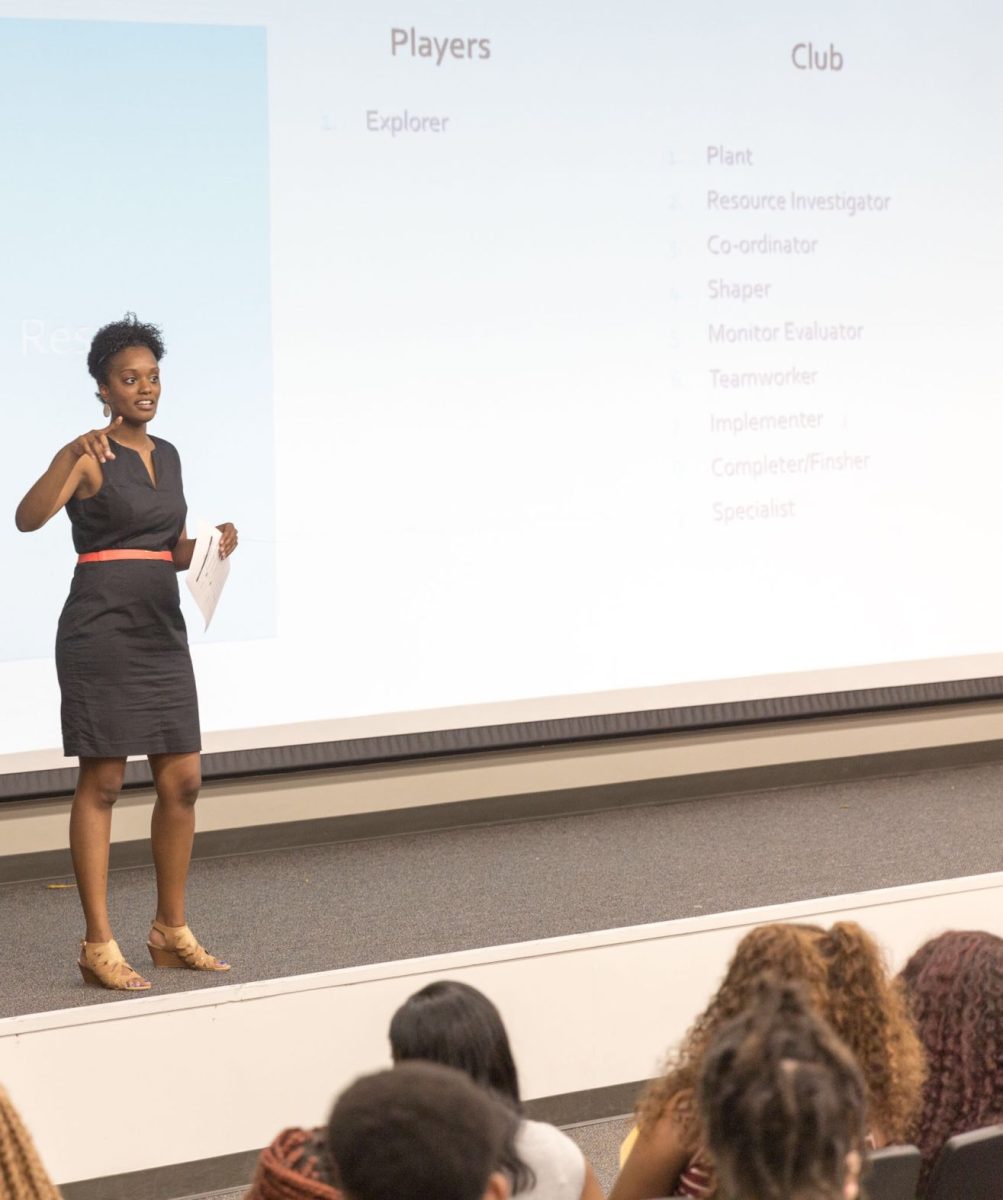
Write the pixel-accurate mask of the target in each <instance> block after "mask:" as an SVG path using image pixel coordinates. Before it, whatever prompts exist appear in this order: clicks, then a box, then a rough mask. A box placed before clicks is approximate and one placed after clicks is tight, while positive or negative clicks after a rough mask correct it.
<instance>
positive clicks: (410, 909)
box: [0, 765, 1003, 1017]
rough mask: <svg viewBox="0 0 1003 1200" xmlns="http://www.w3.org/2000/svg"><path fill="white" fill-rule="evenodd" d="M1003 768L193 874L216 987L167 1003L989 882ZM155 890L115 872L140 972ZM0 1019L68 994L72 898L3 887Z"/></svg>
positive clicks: (75, 997) (502, 828) (77, 924)
mask: <svg viewBox="0 0 1003 1200" xmlns="http://www.w3.org/2000/svg"><path fill="white" fill-rule="evenodd" d="M1001 797H1003V765H992V766H981V767H971V768H966V769H962V770H952V771H943V772H930V773H925V774H920V775H914V776H909V777H904V778H894V779H879V780H868V781H864V782H854V783H840V784H830V785H826V786H818V787H810V788H796V789H789V790H784V791H777V792H765V793H758V794H747V795H740V796H727V797H719V798H713V799H701V800H697V801H692V802H686V803H680V804H670V805H663V806H652V807H644V808H632V809H619V810H614V811H610V812H601V813H592V814H587V815H580V816H570V817H557V818H548V819H546V820H539V821H522V822H519V823H515V824H511V825H494V826H482V827H475V828H468V829H456V830H447V831H440V832H435V833H428V834H410V835H407V836H399V837H389V838H381V839H376V840H372V841H363V842H352V843H342V844H337V845H324V846H310V847H304V848H303V849H298V850H281V851H274V852H267V853H262V854H253V855H243V856H239V857H233V858H219V859H208V860H201V861H198V862H196V863H194V864H193V866H192V872H191V880H190V917H189V919H190V923H191V924H192V926H193V928H194V929H195V931H196V933H198V934H199V935H200V936H201V937H202V939H203V940H204V941H205V942H206V944H207V945H208V946H209V947H210V949H212V950H213V951H215V952H216V953H217V954H220V955H221V956H223V957H225V958H228V959H229V960H230V961H231V962H232V963H234V964H235V967H234V970H233V972H231V973H230V974H229V975H202V974H195V973H192V972H184V971H160V972H157V974H156V990H157V992H158V993H163V992H166V991H180V990H186V989H190V988H206V987H213V986H217V985H219V984H226V983H232V982H236V981H246V980H256V979H268V978H274V977H279V976H284V975H294V974H301V973H309V972H313V971H321V970H327V969H330V968H332V967H340V966H349V965H354V964H361V963H370V962H383V961H392V960H394V959H397V958H404V957H412V956H419V955H426V954H435V953H441V952H445V951H451V950H460V949H467V948H471V947H480V946H492V945H498V944H501V943H506V942H519V941H523V940H527V939H532V938H539V937H552V936H557V935H561V934H569V933H578V932H584V931H589V930H595V929H605V928H612V927H619V926H627V925H635V924H639V923H644V922H648V921H659V920H665V919H669V918H675V917H683V916H690V915H693V914H697V913H712V912H721V911H727V910H731V909H741V908H747V907H750V906H754V905H761V904H773V903H780V902H783V901H789V900H796V899H802V898H807V897H815V896H825V895H836V894H839V893H843V892H856V891H860V890H863V889H867V888H875V887H885V886H891V885H896V884H905V883H913V882H919V881H925V880H932V879H945V878H953V877H956V876H959V875H974V874H979V873H982V872H989V871H998V870H1003V800H1001ZM153 895H154V893H153V873H152V869H151V868H147V867H137V868H130V869H127V870H122V871H117V872H114V873H113V876H112V880H111V888H110V898H111V909H112V915H113V921H114V923H115V928H116V936H117V937H118V940H119V942H120V943H121V945H122V947H123V950H124V951H125V953H126V954H127V955H128V956H130V957H131V959H132V961H133V963H134V965H135V966H137V967H139V968H140V969H143V970H145V969H146V967H147V966H148V958H147V955H146V950H145V945H144V943H145V938H146V932H147V928H148V922H149V919H150V917H151V916H152V910H153ZM0 929H2V930H3V931H4V970H3V972H2V976H0V1017H2V1016H9V1015H13V1014H17V1013H30V1012H41V1011H48V1010H51V1009H57V1008H66V1007H72V1006H76V1005H81V1004H97V1003H115V1002H116V1001H117V999H118V998H119V996H120V994H119V993H111V992H105V991H103V990H100V989H97V988H84V987H83V986H82V984H81V981H80V976H79V974H78V973H77V970H76V967H75V965H74V961H75V956H76V950H77V939H79V937H80V930H81V919H80V914H79V909H78V901H77V896H76V892H75V891H74V890H73V889H60V890H51V889H50V888H48V887H47V885H46V884H45V883H39V882H31V883H18V884H6V885H3V886H0Z"/></svg>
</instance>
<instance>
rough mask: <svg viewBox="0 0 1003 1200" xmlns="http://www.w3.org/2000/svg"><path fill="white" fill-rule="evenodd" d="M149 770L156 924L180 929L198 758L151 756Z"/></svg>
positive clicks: (198, 779) (199, 782)
mask: <svg viewBox="0 0 1003 1200" xmlns="http://www.w3.org/2000/svg"><path fill="white" fill-rule="evenodd" d="M150 768H151V770H152V771H153V782H154V784H155V785H156V788H157V802H156V804H155V805H154V806H153V821H152V824H151V827H150V835H151V838H152V841H153V862H154V864H155V866H156V868H157V920H158V921H159V922H160V923H161V924H162V925H170V926H177V925H184V924H185V923H186V922H185V883H186V881H187V879H188V864H189V863H190V862H191V857H192V842H193V840H194V838H195V801H196V800H197V799H198V794H199V788H200V787H201V785H202V769H201V765H200V760H199V755H198V753H197V752H195V753H192V754H151V755H150Z"/></svg>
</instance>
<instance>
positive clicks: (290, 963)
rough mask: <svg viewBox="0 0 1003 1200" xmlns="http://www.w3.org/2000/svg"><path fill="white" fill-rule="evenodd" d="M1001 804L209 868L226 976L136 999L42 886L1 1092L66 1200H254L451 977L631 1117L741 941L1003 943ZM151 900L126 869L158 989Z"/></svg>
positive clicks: (584, 1109) (562, 1097) (573, 1103)
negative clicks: (259, 1158) (779, 924)
mask: <svg viewBox="0 0 1003 1200" xmlns="http://www.w3.org/2000/svg"><path fill="white" fill-rule="evenodd" d="M1001 797H1003V767H1000V766H982V767H974V768H968V769H964V770H954V771H943V772H930V773H925V774H921V775H916V776H910V777H904V778H894V779H880V780H869V781H866V782H858V783H844V784H833V785H827V786H819V787H812V788H797V789H789V790H785V791H779V792H769V793H758V794H751V795H742V796H729V797H719V798H713V799H702V800H699V801H693V802H686V803H677V804H672V805H663V806H648V807H641V808H631V809H619V810H616V811H610V812H599V813H591V814H585V815H577V816H569V817H562V818H548V819H546V820H539V821H520V822H518V823H514V824H499V825H492V826H480V827H476V828H464V829H454V830H446V831H438V832H435V833H428V834H411V835H407V836H400V837H386V838H380V839H373V840H368V841H355V842H347V843H340V844H334V845H312V846H304V847H301V848H298V849H284V850H280V851H271V852H261V853H255V854H247V855H241V856H237V857H230V858H217V859H202V860H199V861H196V862H195V863H194V864H193V869H192V877H191V922H192V924H193V926H194V927H195V928H196V929H197V930H198V931H199V932H200V934H201V935H202V936H203V937H204V938H205V940H206V941H207V943H208V944H209V945H210V946H211V947H212V948H213V949H214V950H216V951H217V952H218V953H221V954H223V955H225V956H226V957H227V958H229V959H230V960H231V961H232V962H233V963H234V964H235V967H234V970H233V971H232V972H231V973H230V974H228V975H219V976H216V975H214V976H203V975H196V974H189V973H185V972H166V971H159V972H156V973H155V974H154V975H153V978H154V982H155V985H156V987H155V991H154V992H152V993H149V994H146V995H143V996H140V997H128V996H126V997H121V996H119V995H117V994H113V993H108V992H103V991H100V990H98V989H86V988H84V987H83V986H82V984H81V983H80V977H79V974H78V973H77V971H76V967H75V966H74V950H75V946H76V940H77V939H78V937H79V929H80V917H79V912H78V904H77V897H76V894H75V891H74V890H73V889H72V888H51V887H50V886H49V884H50V883H52V882H71V881H68V880H55V881H53V880H41V879H34V880H25V881H22V882H17V883H9V884H6V885H3V886H2V887H0V928H2V929H3V930H4V943H5V944H4V953H3V962H4V970H3V974H2V976H0V1080H3V1082H4V1083H5V1084H6V1085H7V1086H8V1087H9V1089H10V1090H11V1092H12V1094H13V1095H14V1097H15V1100H16V1102H17V1103H18V1105H19V1106H20V1108H21V1109H22V1112H23V1113H24V1115H25V1117H26V1119H27V1120H28V1122H29V1124H30V1126H31V1128H32V1129H33V1130H34V1131H35V1134H36V1136H37V1139H38V1141H39V1144H40V1148H41V1150H42V1153H43V1155H44V1157H45V1159H46V1161H47V1162H48V1163H49V1165H50V1168H51V1170H52V1172H53V1174H54V1176H55V1177H56V1178H57V1179H58V1180H59V1181H60V1182H61V1183H64V1184H67V1183H68V1184H71V1185H73V1186H70V1187H67V1188H66V1193H67V1196H68V1197H69V1200H77V1198H78V1197H79V1198H81V1200H83V1198H84V1197H91V1196H94V1197H97V1196H100V1197H101V1198H102V1200H114V1198H115V1197H116V1196H118V1195H127V1194H128V1195H130V1196H133V1197H135V1196H139V1195H149V1196H162V1197H166V1196H177V1195H183V1194H185V1191H184V1190H183V1188H182V1182H181V1181H182V1179H183V1178H190V1177H192V1175H191V1172H192V1168H190V1167H186V1166H185V1164H191V1163H197V1164H198V1163H201V1164H204V1165H206V1166H212V1165H213V1164H215V1167H216V1168H217V1174H216V1176H215V1177H213V1176H212V1174H211V1172H210V1176H209V1178H210V1179H213V1178H214V1180H215V1182H216V1185H217V1186H219V1187H222V1186H227V1185H229V1184H230V1183H231V1182H232V1183H235V1184H239V1183H241V1182H244V1181H245V1178H244V1177H243V1176H241V1177H239V1178H235V1179H229V1178H226V1177H225V1173H226V1171H227V1170H231V1171H236V1172H240V1171H245V1170H246V1163H247V1162H248V1161H250V1158H249V1156H253V1152H254V1151H255V1150H256V1149H257V1148H258V1147H260V1146H261V1145H262V1144H264V1143H265V1142H267V1141H268V1140H269V1139H270V1138H271V1136H272V1135H273V1134H274V1133H275V1132H277V1130H278V1129H279V1128H281V1127H282V1126H283V1125H288V1124H299V1123H310V1122H316V1121H320V1120H322V1119H323V1118H324V1116H325V1114H326V1111H327V1108H328V1106H329V1104H330V1101H331V1098H332V1097H333V1095H334V1094H335V1093H336V1092H337V1091H338V1090H339V1088H340V1087H342V1086H343V1085H344V1083H345V1082H347V1081H348V1079H350V1078H351V1077H353V1076H354V1075H355V1074H357V1073H359V1072H361V1071H365V1070H369V1069H373V1068H376V1067H378V1066H381V1065H383V1064H384V1063H385V1062H386V1060H387V1049H386V1028H387V1024H388V1021H389V1018H390V1015H391V1013H392V1012H393V1010H394V1008H395V1007H396V1005H397V1004H398V1003H399V1002H400V1001H401V1000H402V999H403V998H404V997H405V996H407V995H408V994H409V993H410V992H411V991H413V990H415V989H416V988H417V987H420V986H422V985H423V984H424V983H425V982H427V981H428V980H430V979H432V978H438V977H442V976H444V975H452V976H458V977H461V978H464V979H467V980H468V981H470V982H472V983H474V984H475V985H476V986H479V987H482V988H483V990H485V991H486V992H487V993H488V994H489V995H491V996H492V997H493V998H494V999H495V1000H496V1002H497V1003H498V1004H499V1006H500V1007H501V1009H502V1012H503V1014H504V1016H505V1018H506V1021H507V1023H508V1024H509V1027H510V1030H511V1031H512V1034H513V1039H514V1043H515V1049H516V1054H517V1057H518V1059H519V1061H520V1064H521V1067H522V1075H523V1083H524V1091H525V1094H526V1095H527V1097H530V1098H535V1099H536V1100H538V1101H543V1103H544V1108H545V1111H547V1113H548V1115H550V1116H551V1117H553V1118H554V1119H557V1120H561V1121H564V1122H568V1121H573V1120H576V1119H586V1118H588V1117H598V1116H603V1115H607V1112H606V1111H603V1106H604V1105H605V1106H606V1108H607V1110H608V1111H609V1112H622V1111H623V1110H624V1097H625V1095H627V1094H628V1093H630V1092H632V1090H633V1088H634V1086H635V1084H636V1082H637V1081H638V1080H640V1079H643V1078H645V1077H646V1076H648V1075H649V1074H650V1073H652V1072H653V1071H654V1070H655V1069H656V1066H657V1063H658V1061H659V1059H660V1057H661V1055H662V1053H663V1051H664V1049H665V1047H666V1046H667V1045H669V1044H670V1043H671V1042H672V1041H673V1040H674V1039H675V1038H676V1037H678V1036H679V1034H680V1033H681V1032H682V1030H683V1029H684V1028H685V1025H686V1024H687V1023H688V1021H689V1020H690V1019H691V1018H692V1016H693V1015H694V1014H695V1013H696V1012H697V1011H698V1010H699V1008H700V1007H701V1005H702V1003H703V1002H704V1001H705V999H706V996H707V995H708V993H709V992H710V991H711V990H712V989H713V987H714V986H715V984H716V982H717V979H718V977H719V975H720V971H721V969H722V967H723V966H724V963H725V961H726V960H727V957H728V954H729V953H730V949H731V947H732V946H733V944H734V942H735V941H736V940H737V938H738V937H740V936H741V934H742V933H743V932H744V930H745V929H746V928H748V926H749V925H751V924H755V923H758V922H760V921H764V920H777V919H794V920H796V919H816V920H821V921H825V922H830V921H832V920H835V919H838V918H839V917H841V916H853V917H854V918H855V919H859V920H860V921H861V922H862V923H863V924H865V925H866V926H867V927H868V928H871V929H872V930H874V931H875V932H876V933H877V934H878V936H879V937H880V939H881V940H882V942H883V943H884V944H885V945H886V946H887V947H888V949H889V952H890V954H891V956H892V957H893V959H894V960H895V962H896V963H898V962H900V961H901V960H902V959H903V958H904V957H905V955H907V954H908V953H909V952H910V951H911V950H912V949H913V948H914V946H915V945H916V944H918V942H919V941H921V940H922V939H923V938H924V937H926V936H929V935H930V934H932V933H934V932H937V931H939V930H940V929H943V928H945V927H947V926H949V925H968V926H978V927H981V928H991V929H994V930H995V931H996V932H999V933H1003V836H1001V834H1003V801H1001ZM152 886H153V885H152V871H151V870H150V868H146V867H133V868H130V869H125V870H120V871H116V872H114V873H113V877H112V891H111V898H112V908H113V913H114V918H115V922H116V928H117V932H118V937H119V940H120V941H121V943H122V945H123V948H124V949H125V950H126V952H127V953H128V954H129V955H131V956H132V957H133V961H134V962H135V964H136V965H137V966H138V967H140V968H141V969H143V970H145V969H146V961H145V960H144V955H145V950H144V939H145V934H146V927H147V922H148V919H149V915H150V910H151V905H152ZM625 1089H626V1091H625ZM548 1106H549V1107H548ZM157 1130H171V1133H170V1136H169V1137H162V1136H156V1135H155V1134H154V1133H153V1131H157ZM186 1170H187V1171H188V1175H185V1171H186ZM126 1172H142V1173H143V1175H142V1176H133V1177H132V1178H131V1179H128V1180H127V1179H120V1180H119V1181H118V1182H117V1183H116V1181H115V1180H114V1179H109V1177H111V1176H121V1175H122V1174H123V1173H126ZM172 1172H174V1174H173V1175H172ZM221 1173H222V1174H221ZM199 1178H200V1179H201V1178H202V1176H199ZM96 1180H101V1181H102V1182H101V1183H100V1184H96V1183H93V1182H87V1181H96ZM140 1180H142V1181H143V1182H142V1186H140ZM172 1181H173V1182H172ZM195 1190H203V1191H208V1190H210V1189H209V1187H207V1186H206V1187H201V1188H192V1187H188V1188H187V1191H188V1192H192V1191H195Z"/></svg>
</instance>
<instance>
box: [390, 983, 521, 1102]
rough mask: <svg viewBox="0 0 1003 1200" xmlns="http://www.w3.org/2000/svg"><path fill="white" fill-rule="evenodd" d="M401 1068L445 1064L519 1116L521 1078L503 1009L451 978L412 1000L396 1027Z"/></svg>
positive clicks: (393, 1047) (393, 1040) (394, 1042)
mask: <svg viewBox="0 0 1003 1200" xmlns="http://www.w3.org/2000/svg"><path fill="white" fill-rule="evenodd" d="M390 1052H391V1054H392V1055H393V1060H394V1062H395V1063H399V1062H407V1061H408V1060H410V1059H422V1060H424V1061H426V1062H436V1063H442V1064H443V1065H444V1066H447V1067H455V1068H456V1069H457V1070H458V1071H463V1073H464V1074H465V1075H469V1076H470V1078H471V1079H472V1080H473V1081H474V1082H475V1083H479V1084H480V1085H481V1086H482V1087H486V1088H490V1090H491V1091H493V1092H496V1093H497V1094H498V1095H499V1096H501V1097H502V1098H503V1099H504V1100H506V1101H507V1102H508V1103H509V1104H510V1105H512V1107H513V1108H515V1109H516V1110H517V1111H518V1110H519V1109H520V1107H521V1105H520V1100H519V1076H518V1073H517V1071H516V1068H515V1060H514V1059H513V1058H512V1048H511V1046H510V1045H509V1041H508V1034H507V1033H506V1032H505V1026H504V1025H503V1024H502V1019H501V1014H500V1013H499V1012H498V1009H497V1008H495V1006H494V1005H493V1004H492V1003H491V1001H490V1000H489V999H488V998H487V996H485V995H484V994H483V993H482V992H479V991H478V990H477V989H476V988H472V987H470V986H469V984H466V983H457V982H456V981H454V980H451V979H442V980H437V981H436V982H435V983H430V984H429V985H428V986H427V987H423V988H422V989H421V991H420V992H415V994H414V995H413V996H411V997H409V998H408V999H407V1000H405V1001H404V1003H403V1004H402V1005H401V1006H400V1008H399V1009H398V1010H397V1011H396V1012H395V1013H394V1015H393V1019H392V1020H391V1022H390Z"/></svg>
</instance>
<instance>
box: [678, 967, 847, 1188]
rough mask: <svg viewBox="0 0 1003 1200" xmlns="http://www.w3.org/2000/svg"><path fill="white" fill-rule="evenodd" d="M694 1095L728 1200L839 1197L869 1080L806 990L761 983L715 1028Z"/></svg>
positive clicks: (845, 1179) (783, 984) (845, 1181)
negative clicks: (745, 1005) (756, 994)
mask: <svg viewBox="0 0 1003 1200" xmlns="http://www.w3.org/2000/svg"><path fill="white" fill-rule="evenodd" d="M698 1094H699V1102H700V1110H701V1114H702V1117H703V1124H704V1128H705V1129H706V1133H707V1141H708V1146H709V1149H710V1152H711V1154H712V1156H713V1159H714V1164H715V1167H716V1170H717V1175H718V1179H719V1182H720V1193H723V1194H724V1195H726V1196H727V1197H728V1198H729V1200H803V1198H804V1200H807V1197H811V1198H812V1200H823V1198H824V1200H842V1197H843V1196H844V1194H845V1192H844V1189H845V1188H846V1184H847V1181H848V1179H849V1178H850V1172H851V1166H850V1156H851V1155H852V1154H854V1153H855V1154H857V1155H858V1156H859V1155H860V1153H861V1151H862V1150H863V1146H864V1138H865V1132H864V1126H865V1109H866V1102H867V1101H866V1091H865V1087H864V1080H863V1076H862V1074H861V1071H860V1068H859V1067H858V1066H857V1064H856V1062H855V1060H854V1058H853V1055H852V1054H851V1053H850V1051H849V1049H847V1047H846V1046H845V1045H844V1044H843V1043H842V1042H841V1041H840V1039H839V1038H838V1037H837V1036H836V1034H835V1033H834V1032H833V1030H832V1029H831V1027H830V1026H829V1025H828V1024H827V1023H826V1022H825V1021H824V1020H823V1019H822V1018H821V1017H819V1016H818V1015H816V1013H814V1012H813V1011H812V1008H811V1005H810V1003H809V1001H808V999H807V997H806V995H805V991H804V989H803V988H802V987H801V986H799V985H797V984H791V983H782V984H775V985H769V984H766V983H764V985H763V987H762V990H761V995H760V999H759V1000H758V1001H757V1003H756V1004H754V1005H753V1006H752V1007H751V1008H750V1009H749V1010H747V1011H746V1012H745V1013H743V1014H741V1015H740V1016H738V1017H735V1018H734V1019H732V1020H731V1021H729V1022H727V1023H726V1024H725V1025H723V1026H722V1027H721V1028H720V1029H719V1030H718V1032H717V1035H716V1037H715V1038H714V1039H713V1041H712V1042H711V1044H710V1046H709V1047H708V1050H707V1054H706V1056H705V1058H704V1062H703V1068H702V1071H701V1075H700V1080H699V1083H698Z"/></svg>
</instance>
